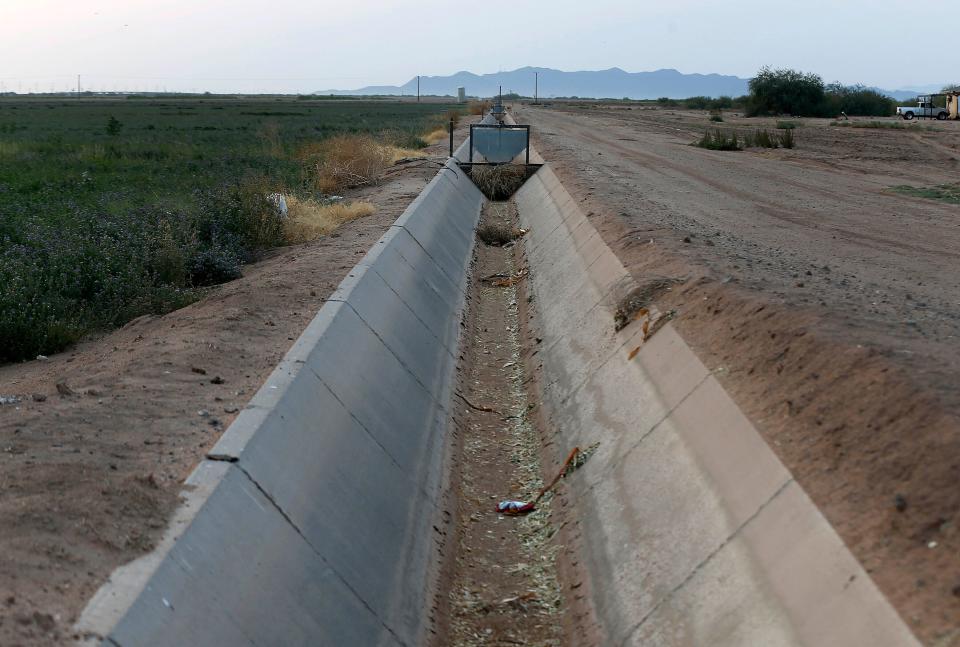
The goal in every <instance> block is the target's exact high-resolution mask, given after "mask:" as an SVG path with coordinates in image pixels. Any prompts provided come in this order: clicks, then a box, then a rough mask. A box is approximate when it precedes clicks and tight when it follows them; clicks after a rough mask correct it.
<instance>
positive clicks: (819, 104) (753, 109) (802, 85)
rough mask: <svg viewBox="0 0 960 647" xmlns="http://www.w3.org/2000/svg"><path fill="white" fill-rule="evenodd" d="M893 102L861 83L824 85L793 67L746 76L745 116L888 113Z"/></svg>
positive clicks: (891, 111) (817, 77) (870, 114)
mask: <svg viewBox="0 0 960 647" xmlns="http://www.w3.org/2000/svg"><path fill="white" fill-rule="evenodd" d="M895 110H896V102H895V101H894V100H893V99H892V98H890V97H888V96H885V95H883V94H880V93H879V92H877V91H875V90H870V89H868V88H865V87H864V86H862V85H853V86H844V85H842V84H840V83H833V84H831V85H825V84H824V82H823V79H822V78H820V77H819V76H817V75H816V74H806V73H803V72H799V71H797V70H787V69H780V70H772V69H770V68H767V67H765V68H763V69H761V70H760V72H759V73H758V74H757V76H755V77H754V78H752V79H750V96H749V98H748V102H747V109H746V112H747V115H748V116H757V115H796V116H798V117H833V116H836V115H839V114H840V113H841V112H845V113H847V114H848V115H861V116H883V115H892V114H893V113H894V112H895Z"/></svg>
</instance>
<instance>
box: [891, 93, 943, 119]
mask: <svg viewBox="0 0 960 647" xmlns="http://www.w3.org/2000/svg"><path fill="white" fill-rule="evenodd" d="M947 114H948V113H947V109H946V108H940V107H935V106H934V105H933V102H932V101H931V100H930V97H918V98H917V105H915V106H897V116H898V117H903V118H904V119H906V120H907V121H910V120H911V119H913V118H914V117H936V118H937V119H940V120H941V121H942V120H944V119H946V118H947Z"/></svg>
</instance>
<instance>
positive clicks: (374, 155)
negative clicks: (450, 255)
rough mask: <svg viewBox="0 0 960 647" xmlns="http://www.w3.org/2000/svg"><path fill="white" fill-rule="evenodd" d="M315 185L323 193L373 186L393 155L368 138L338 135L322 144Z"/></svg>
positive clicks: (391, 160)
mask: <svg viewBox="0 0 960 647" xmlns="http://www.w3.org/2000/svg"><path fill="white" fill-rule="evenodd" d="M320 152H321V159H320V161H319V162H318V166H317V174H316V185H317V188H318V189H320V190H321V191H323V192H324V193H334V192H336V191H340V190H342V189H344V188H347V187H355V186H362V185H367V184H374V183H375V182H377V180H378V179H379V178H380V176H381V175H382V174H383V172H384V171H385V170H386V169H387V167H389V166H390V165H391V164H392V163H393V155H392V153H391V152H390V151H389V150H388V149H387V147H385V146H383V145H382V144H378V143H377V142H376V141H375V140H374V139H373V138H372V137H370V136H368V135H337V136H336V137H331V138H330V139H328V140H326V141H324V142H321V144H320Z"/></svg>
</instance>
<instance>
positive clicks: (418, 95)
mask: <svg viewBox="0 0 960 647" xmlns="http://www.w3.org/2000/svg"><path fill="white" fill-rule="evenodd" d="M417 103H420V75H419V74H418V75H417Z"/></svg>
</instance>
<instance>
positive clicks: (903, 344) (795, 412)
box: [518, 107, 960, 646]
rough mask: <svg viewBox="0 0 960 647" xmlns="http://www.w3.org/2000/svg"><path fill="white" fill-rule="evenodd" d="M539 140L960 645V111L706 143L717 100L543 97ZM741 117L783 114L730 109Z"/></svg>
mask: <svg viewBox="0 0 960 647" xmlns="http://www.w3.org/2000/svg"><path fill="white" fill-rule="evenodd" d="M518 116H519V118H520V121H521V122H527V123H532V124H533V125H534V126H535V130H534V133H535V143H536V144H537V145H538V148H539V151H540V152H541V153H542V154H543V156H544V157H545V158H546V159H548V160H549V161H550V162H551V163H552V164H553V165H554V166H555V167H556V168H557V171H558V174H559V175H560V176H561V178H562V179H563V181H564V183H565V185H566V186H567V188H568V189H569V190H570V192H571V193H572V194H573V195H574V197H575V198H576V199H578V200H579V201H580V202H581V204H582V208H583V209H584V211H585V212H587V213H588V214H589V216H590V218H591V221H592V222H593V224H594V225H595V226H596V227H597V228H598V230H600V232H601V233H602V234H603V236H604V238H605V240H606V241H607V242H608V244H609V245H610V246H611V247H612V248H613V249H614V251H615V252H616V253H617V254H618V256H619V257H620V258H621V260H622V261H623V263H624V265H625V266H626V267H627V268H628V269H629V270H630V271H631V273H632V274H633V275H634V276H635V278H636V279H637V281H638V282H639V283H641V284H644V283H648V282H651V283H654V284H657V285H661V286H662V285H669V284H668V283H664V282H663V281H662V279H665V278H666V279H671V280H673V279H676V280H678V282H677V283H676V284H675V285H673V286H672V287H670V289H660V290H658V291H657V294H656V304H657V307H658V308H659V309H660V310H662V311H671V310H672V311H674V313H675V322H676V326H677V328H678V330H679V331H680V332H681V334H683V335H684V337H685V338H686V340H687V341H688V343H690V344H691V346H692V347H693V348H694V349H695V350H696V351H697V353H698V354H699V355H700V357H701V358H702V359H703V360H704V362H705V363H706V364H707V365H708V367H710V368H711V369H712V370H713V371H715V373H716V374H717V375H718V377H719V378H720V379H721V380H722V381H723V382H724V385H725V386H726V388H727V389H728V391H729V392H730V393H731V395H733V397H734V398H735V399H736V401H737V403H738V404H739V405H740V407H741V408H742V409H743V410H744V412H745V413H746V414H747V415H748V416H749V417H750V418H751V419H752V420H753V422H754V423H755V424H756V426H757V428H758V429H759V430H760V432H761V433H762V434H763V435H764V437H765V438H766V439H767V441H768V443H769V444H770V446H771V447H772V448H773V449H774V451H776V452H777V454H778V455H779V456H780V458H781V460H783V461H784V463H785V464H786V465H787V467H788V468H789V469H790V470H791V471H792V472H793V474H794V475H795V477H796V478H797V480H798V482H799V483H800V484H801V485H802V486H803V487H804V489H805V490H806V491H807V492H808V493H809V494H810V496H811V497H812V498H813V500H814V501H815V502H816V503H817V505H818V506H819V507H820V508H821V510H822V511H823V512H824V514H825V515H826V516H827V518H828V519H829V520H830V522H831V523H832V524H833V525H834V527H835V528H836V529H837V531H838V532H839V533H840V535H841V536H842V537H843V539H844V541H845V542H846V543H847V545H848V546H849V547H850V548H851V550H852V551H853V553H854V554H855V555H856V556H857V557H858V559H860V561H861V562H862V563H863V564H864V566H865V568H866V569H867V571H868V572H869V573H871V575H872V577H873V578H874V580H875V581H876V583H877V584H878V586H879V587H880V588H881V590H882V591H883V592H884V593H885V594H886V595H887V597H888V598H889V599H890V601H891V602H892V603H893V604H894V606H895V607H896V608H897V609H898V611H899V612H900V614H901V615H902V617H903V618H904V620H905V621H906V622H907V623H908V625H909V626H910V627H911V628H912V629H913V630H914V631H915V632H916V633H917V635H918V636H919V637H920V638H921V639H922V640H923V641H924V642H925V643H927V644H930V645H940V646H943V645H960V531H958V528H957V526H958V524H960V488H958V487H957V484H958V483H960V393H958V391H957V389H956V385H957V384H958V383H960V351H958V348H960V347H958V345H957V339H958V338H960V282H958V276H960V274H958V273H957V272H956V271H955V266H956V261H957V259H958V256H960V207H957V206H955V205H947V204H942V203H936V202H930V201H925V200H918V199H912V198H905V197H901V196H898V195H893V194H890V193H889V191H888V188H889V187H891V186H894V185H897V184H904V183H907V184H915V185H918V186H920V185H932V184H938V183H942V182H953V181H955V173H956V170H957V168H958V164H960V162H958V159H960V124H954V123H946V124H944V123H935V124H930V127H931V128H930V129H927V128H926V127H924V128H922V129H916V130H907V131H903V130H894V129H890V130H874V129H859V128H857V129H855V128H844V127H838V126H831V125H829V122H827V121H825V120H806V121H805V124H804V125H803V126H801V127H800V128H798V129H797V131H796V133H797V134H796V137H797V141H798V148H797V149H794V150H775V151H769V150H750V151H744V152H737V153H721V152H714V151H705V150H702V149H699V148H695V147H691V146H689V145H688V144H689V143H690V142H691V141H693V140H694V139H696V138H698V137H699V136H700V135H702V133H703V131H704V130H705V129H706V128H707V127H711V128H712V127H713V126H714V125H715V124H711V123H710V122H708V121H707V115H706V113H695V112H679V111H663V110H633V111H627V110H623V109H610V108H599V109H588V110H582V109H580V108H576V107H571V108H565V109H560V110H556V109H555V110H547V109H536V108H526V109H522V110H520V111H519V115H518ZM725 119H726V122H725V123H724V124H722V126H723V127H739V128H745V127H750V128H756V127H758V126H759V127H772V126H773V125H774V123H773V121H771V120H766V121H764V120H744V119H740V118H738V117H736V116H733V115H725Z"/></svg>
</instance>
